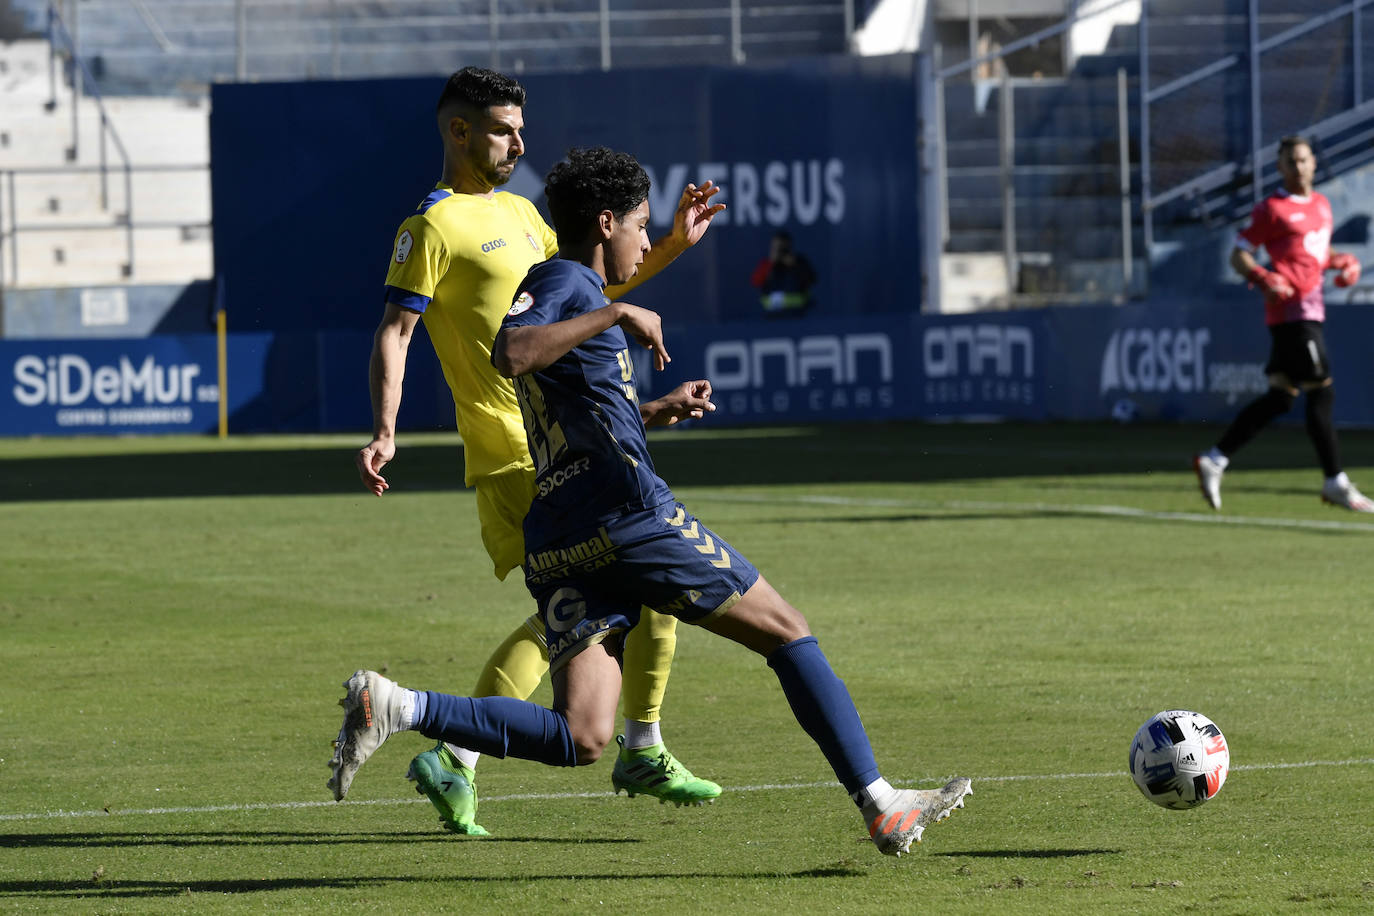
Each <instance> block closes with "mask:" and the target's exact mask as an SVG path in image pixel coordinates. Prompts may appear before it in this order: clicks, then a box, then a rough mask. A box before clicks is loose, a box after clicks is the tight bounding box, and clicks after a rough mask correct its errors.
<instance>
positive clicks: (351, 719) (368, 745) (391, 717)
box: [325, 669, 404, 801]
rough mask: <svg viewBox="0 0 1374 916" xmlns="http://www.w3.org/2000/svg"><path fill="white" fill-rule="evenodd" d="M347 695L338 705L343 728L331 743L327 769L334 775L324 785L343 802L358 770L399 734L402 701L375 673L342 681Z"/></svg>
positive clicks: (360, 672) (398, 692)
mask: <svg viewBox="0 0 1374 916" xmlns="http://www.w3.org/2000/svg"><path fill="white" fill-rule="evenodd" d="M344 687H345V688H346V689H347V690H348V693H347V694H346V695H345V696H344V698H343V699H342V700H340V701H339V705H340V706H342V707H343V708H344V720H343V726H342V727H341V728H340V729H339V737H338V739H337V740H336V741H335V742H334V756H333V757H332V758H331V759H330V761H329V766H330V767H331V768H332V769H333V770H334V775H333V776H331V777H329V781H328V782H327V783H325V785H327V786H329V788H331V789H333V790H334V800H335V801H343V799H344V796H345V795H347V794H348V787H349V786H351V785H352V784H353V777H354V776H355V775H356V774H357V772H358V767H360V766H362V765H363V764H364V763H366V762H367V758H369V757H371V756H372V753H373V751H375V750H377V748H379V747H381V746H382V742H383V741H385V740H386V739H387V738H390V737H391V736H392V735H393V734H395V733H396V732H398V731H400V730H401V699H402V697H403V696H404V694H403V692H402V690H401V688H400V687H398V686H396V682H395V681H392V680H388V679H387V678H384V677H382V676H381V675H380V674H378V673H377V672H375V671H364V670H362V669H359V670H357V671H355V672H353V676H352V677H351V678H349V679H348V680H346V681H344Z"/></svg>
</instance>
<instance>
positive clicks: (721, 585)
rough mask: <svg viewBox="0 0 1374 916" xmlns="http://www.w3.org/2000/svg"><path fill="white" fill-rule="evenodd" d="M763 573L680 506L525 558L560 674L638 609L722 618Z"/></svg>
mask: <svg viewBox="0 0 1374 916" xmlns="http://www.w3.org/2000/svg"><path fill="white" fill-rule="evenodd" d="M758 578H759V571H758V570H757V569H755V568H754V566H753V564H752V563H750V562H749V561H748V560H746V559H745V558H744V556H743V555H742V554H740V553H739V552H738V551H736V550H735V548H733V547H731V546H730V545H729V544H727V543H726V542H725V541H724V540H723V539H722V538H719V537H717V536H716V534H715V532H713V531H711V530H710V529H709V528H707V527H706V526H705V525H703V524H702V523H701V522H700V521H698V520H697V519H696V518H695V517H693V516H692V515H691V514H690V513H689V512H688V511H687V510H686V509H685V508H683V506H682V504H681V503H676V502H673V503H665V504H664V505H662V506H658V507H657V508H655V509H649V510H646V511H643V512H635V513H632V514H630V515H626V516H622V517H620V518H617V519H615V520H613V521H611V522H609V523H607V524H606V525H603V526H602V527H600V528H596V529H589V530H586V531H582V532H580V533H579V534H577V535H573V536H570V537H567V538H563V539H561V540H559V541H555V542H553V543H550V544H545V545H543V546H541V547H540V548H538V549H537V550H533V551H530V552H529V554H528V556H527V557H526V558H525V585H526V586H527V587H528V588H529V590H530V594H531V595H533V596H534V600H535V602H536V603H537V605H538V608H539V610H538V613H539V616H540V617H541V618H542V619H543V621H544V633H545V635H546V636H547V637H548V642H549V667H550V668H552V669H554V670H557V669H558V668H559V667H560V666H561V665H563V664H566V663H567V661H568V659H570V658H572V656H574V655H576V654H577V653H578V652H580V651H581V650H582V649H585V648H586V647H587V646H589V645H593V644H595V643H598V642H600V641H602V640H603V639H605V638H606V637H607V636H609V635H610V634H612V633H616V632H620V631H624V630H628V629H630V628H631V627H633V626H634V625H635V624H636V623H638V622H639V613H640V608H641V607H648V608H651V609H653V610H655V611H658V612H659V613H661V614H670V615H672V616H673V617H676V618H677V619H678V620H681V621H683V622H684V623H702V622H704V621H706V620H708V619H710V618H711V617H713V616H715V615H717V614H721V613H724V612H725V611H726V610H728V609H729V608H730V607H731V606H732V605H734V604H735V602H737V601H739V599H740V597H741V596H742V595H743V594H744V593H745V592H747V591H748V590H749V589H750V587H752V586H753V584H754V583H755V582H757V581H758Z"/></svg>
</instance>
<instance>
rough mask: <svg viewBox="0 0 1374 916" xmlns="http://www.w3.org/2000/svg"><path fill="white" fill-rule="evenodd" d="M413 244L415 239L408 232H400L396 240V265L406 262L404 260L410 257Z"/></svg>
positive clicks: (407, 230)
mask: <svg viewBox="0 0 1374 916" xmlns="http://www.w3.org/2000/svg"><path fill="white" fill-rule="evenodd" d="M414 244H415V239H414V238H413V237H412V236H411V234H410V230H409V229H406V230H404V231H402V232H401V234H400V236H399V237H398V238H397V239H396V263H397V264H404V263H405V262H406V258H408V257H410V249H411V246H413V245H414Z"/></svg>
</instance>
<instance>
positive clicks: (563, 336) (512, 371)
mask: <svg viewBox="0 0 1374 916" xmlns="http://www.w3.org/2000/svg"><path fill="white" fill-rule="evenodd" d="M615 325H620V327H621V328H623V329H624V330H625V333H626V334H628V335H629V336H631V337H633V338H634V339H635V340H637V341H639V342H640V343H641V344H643V345H644V346H645V347H647V348H648V349H649V350H650V351H651V352H652V353H653V354H654V364H655V366H656V367H657V368H658V369H662V368H663V367H664V366H665V365H666V364H667V363H668V362H669V357H668V351H667V349H665V348H664V346H663V324H662V322H661V321H660V320H659V317H658V313H657V312H651V311H649V310H648V309H644V308H640V307H639V306H637V305H631V304H630V303H628V302H612V303H611V304H610V305H608V306H606V307H604V308H599V309H595V310H593V311H590V312H586V313H584V314H581V315H578V316H576V317H573V318H567V319H564V320H563V321H555V322H553V323H552V324H530V325H524V326H522V327H514V328H502V329H501V330H500V332H498V333H497V335H496V343H495V344H493V345H492V348H491V364H492V365H493V366H495V367H496V371H497V372H499V373H501V374H502V375H504V376H505V377H506V378H516V377H517V376H521V375H528V374H529V373H531V372H538V371H539V370H540V369H544V368H546V367H548V366H551V365H553V363H554V362H555V361H556V360H557V359H558V358H559V357H561V356H562V355H563V354H564V353H567V352H568V351H569V350H571V349H572V348H573V347H576V346H577V345H578V344H580V343H582V342H583V341H587V340H591V339H592V338H593V337H595V336H596V335H598V334H600V333H601V332H602V331H605V330H607V329H609V328H611V327H613V326H615Z"/></svg>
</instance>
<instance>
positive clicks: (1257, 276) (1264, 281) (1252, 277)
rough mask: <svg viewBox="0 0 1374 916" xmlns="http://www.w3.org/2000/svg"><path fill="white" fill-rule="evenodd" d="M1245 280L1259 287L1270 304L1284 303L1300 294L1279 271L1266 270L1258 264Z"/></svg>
mask: <svg viewBox="0 0 1374 916" xmlns="http://www.w3.org/2000/svg"><path fill="white" fill-rule="evenodd" d="M1245 279H1247V280H1249V281H1250V285H1251V286H1258V287H1259V288H1260V289H1261V290H1263V291H1264V298H1265V301H1268V302H1284V301H1286V300H1288V299H1292V298H1293V297H1295V296H1296V295H1297V294H1298V291H1297V290H1296V289H1294V288H1293V284H1292V283H1289V282H1288V278H1287V277H1285V276H1284V275H1283V274H1281V273H1279V272H1278V271H1274V270H1265V269H1264V268H1263V267H1260V266H1259V265H1258V264H1256V265H1255V266H1254V267H1253V268H1251V270H1250V272H1249V273H1248V274H1246V275H1245Z"/></svg>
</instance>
